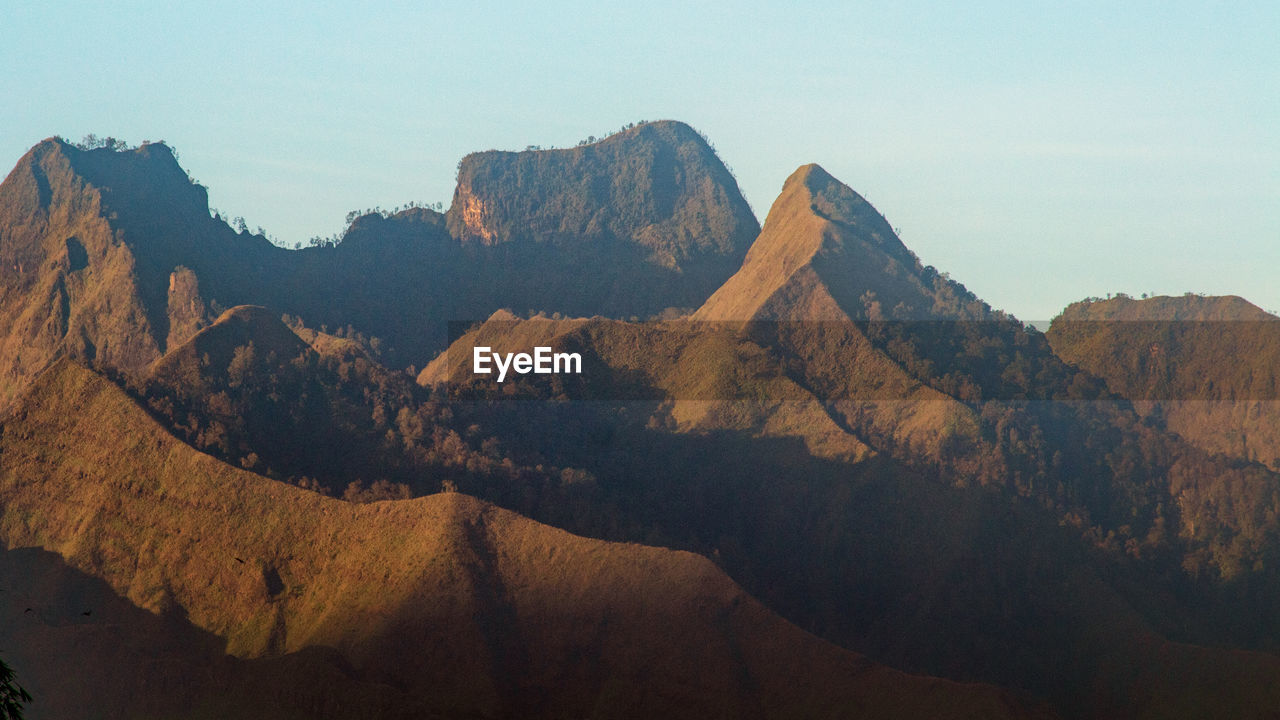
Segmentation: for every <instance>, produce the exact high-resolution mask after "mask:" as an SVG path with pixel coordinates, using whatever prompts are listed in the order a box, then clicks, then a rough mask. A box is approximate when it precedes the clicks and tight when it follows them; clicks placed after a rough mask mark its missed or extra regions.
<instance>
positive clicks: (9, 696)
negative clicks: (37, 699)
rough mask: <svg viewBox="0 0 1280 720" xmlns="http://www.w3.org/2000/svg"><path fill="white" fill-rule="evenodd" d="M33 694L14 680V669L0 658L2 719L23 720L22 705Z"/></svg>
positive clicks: (0, 709) (0, 717)
mask: <svg viewBox="0 0 1280 720" xmlns="http://www.w3.org/2000/svg"><path fill="white" fill-rule="evenodd" d="M29 702H31V695H30V694H29V693H28V692H27V691H26V690H23V689H22V686H21V685H19V684H18V683H17V681H16V680H14V677H13V670H12V669H11V668H10V667H9V666H8V665H6V664H5V662H4V661H3V660H0V720H22V706H23V705H25V704H27V703H29Z"/></svg>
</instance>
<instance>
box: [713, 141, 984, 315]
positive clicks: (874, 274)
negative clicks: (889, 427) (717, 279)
mask: <svg viewBox="0 0 1280 720" xmlns="http://www.w3.org/2000/svg"><path fill="white" fill-rule="evenodd" d="M989 312H990V310H989V308H987V306H986V305H985V304H983V303H982V302H981V301H979V300H978V299H977V298H976V297H974V296H973V294H972V293H970V292H969V291H968V290H966V289H965V288H964V286H962V285H960V284H959V283H955V282H952V281H951V280H949V279H947V278H945V277H943V276H941V275H939V274H938V272H937V271H936V270H934V269H933V268H932V267H927V266H924V265H922V264H921V263H920V260H919V259H918V258H917V257H916V256H915V254H914V253H912V252H911V251H910V250H908V249H907V247H906V246H905V245H903V244H902V241H900V240H899V239H898V237H897V235H896V234H895V233H894V231H893V228H892V227H890V226H889V223H888V222H887V221H886V220H885V219H884V217H883V216H882V215H881V214H880V213H879V212H877V211H876V209H875V208H874V207H872V206H871V204H870V203H868V202H867V201H866V199H864V198H863V197H862V196H861V195H859V194H858V193H856V192H854V191H853V190H852V189H850V188H849V187H848V186H847V185H844V184H843V183H841V182H840V181H839V180H836V179H835V178H834V177H832V176H831V174H830V173H828V172H827V171H826V170H824V169H822V168H821V167H820V166H818V165H814V164H810V165H804V166H802V167H801V168H799V169H798V170H796V171H795V172H794V173H792V174H791V177H789V178H788V179H787V181H786V183H785V184H784V185H783V187H782V193H781V194H780V195H779V196H778V199H777V200H776V201H774V204H773V207H772V208H771V209H770V210H769V216H768V219H766V220H765V224H764V229H763V230H762V231H761V233H760V237H759V238H758V239H757V240H756V242H755V243H754V244H753V245H752V246H751V250H750V251H749V252H748V253H747V258H746V261H745V262H744V263H743V266H742V269H740V270H739V271H738V272H737V274H735V275H734V276H733V277H732V278H730V279H729V281H728V282H726V283H725V284H724V286H722V287H721V288H720V289H719V290H717V291H716V292H715V294H714V295H712V296H711V298H710V299H709V300H707V302H706V303H705V304H704V305H703V306H702V308H701V309H699V310H698V312H697V313H696V314H695V318H696V319H699V320H722V321H745V320H846V319H855V320H879V319H900V320H917V319H937V318H948V319H978V318H983V317H986V316H987V315H988V314H989Z"/></svg>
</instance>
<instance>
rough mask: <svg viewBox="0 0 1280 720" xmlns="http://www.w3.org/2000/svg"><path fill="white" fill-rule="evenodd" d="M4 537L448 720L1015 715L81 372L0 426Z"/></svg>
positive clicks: (551, 534) (684, 574)
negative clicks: (250, 438) (361, 484)
mask: <svg viewBox="0 0 1280 720" xmlns="http://www.w3.org/2000/svg"><path fill="white" fill-rule="evenodd" d="M0 443H3V445H2V446H0V447H2V449H3V452H2V453H0V458H2V459H0V473H2V475H0V477H3V483H2V484H0V503H2V505H3V514H2V515H0V537H3V540H4V544H5V546H6V547H8V548H22V547H35V548H42V549H45V550H48V551H50V552H53V553H56V554H58V555H60V556H61V557H62V558H63V560H64V561H65V563H66V564H67V565H68V566H69V567H70V568H71V569H73V570H75V571H77V572H79V573H83V574H84V575H87V576H90V577H95V578H100V579H102V580H103V581H105V583H106V584H107V585H108V586H109V587H110V588H111V589H112V590H113V591H114V592H116V593H118V594H120V595H122V596H124V597H125V598H127V599H128V600H129V601H131V602H132V603H133V604H135V605H137V606H138V607H141V608H144V609H146V610H149V611H151V612H153V613H161V614H171V615H172V614H176V615H178V616H181V617H185V619H186V620H187V621H188V622H189V623H190V624H191V625H192V626H193V627H194V628H196V629H198V630H200V631H204V632H206V633H209V634H212V635H213V636H216V637H217V638H219V639H220V640H223V641H225V643H226V651H227V653H229V654H230V655H232V656H235V657H238V658H246V659H252V658H270V657H277V656H281V655H285V654H289V653H295V652H299V651H303V650H304V649H305V648H309V647H316V646H321V647H330V648H334V649H336V650H337V651H338V652H339V653H340V654H341V655H342V656H343V657H344V658H345V659H346V662H349V663H350V665H351V667H352V668H353V670H354V671H355V672H357V673H359V674H360V675H361V676H362V677H363V678H366V679H369V680H373V681H376V682H378V683H383V684H389V685H391V686H393V687H397V688H402V689H404V692H405V696H406V697H407V698H409V699H410V700H411V701H412V702H414V703H417V704H418V705H422V706H427V707H431V708H433V709H436V710H438V711H440V712H443V713H445V714H450V715H469V714H476V715H479V716H510V715H521V716H561V715H570V716H588V715H589V716H593V717H653V716H656V715H661V716H668V717H678V716H684V717H743V716H773V717H806V716H809V717H837V716H840V717H843V716H854V717H857V716H867V717H921V716H932V717H999V716H1010V715H1017V714H1018V713H1017V712H1015V710H1014V705H1013V704H1012V701H1011V699H1010V698H1009V697H1008V696H1006V695H1004V694H1002V693H1000V692H999V691H996V690H994V689H991V688H986V687H981V686H964V685H957V684H954V683H949V682H945V681H940V680H932V679H924V678H918V677H913V676H908V675H903V674H901V673H897V672H894V671H890V670H887V669H884V668H881V667H878V666H875V665H873V664H870V663H868V662H867V661H865V660H863V659H861V658H859V657H858V656H855V655H853V654H851V653H848V652H846V651H843V650H840V649H838V648H836V647H834V646H832V645H830V644H827V643H825V642H822V641H820V640H817V639H816V638H813V637H812V636H810V635H807V634H805V633H803V632H801V631H799V630H798V629H796V628H794V627H793V626H791V625H788V624H787V623H785V622H784V621H782V620H781V619H779V618H778V617H777V616H776V615H773V614H772V613H770V612H769V611H767V610H766V609H765V608H764V607H763V606H761V605H760V604H759V603H757V602H756V601H754V600H752V599H751V598H750V597H748V596H746V595H745V594H744V593H743V592H742V591H741V590H740V589H739V588H738V587H737V586H736V585H734V584H733V583H732V582H731V581H730V580H728V579H727V578H726V577H725V576H724V575H723V574H722V573H721V572H720V571H719V570H717V569H716V568H715V566H714V565H712V564H711V563H710V562H709V561H707V560H705V559H703V558H701V557H699V556H696V555H692V554H689V553H680V552H672V551H667V550H660V549H656V548H646V547H642V546H636V545H625V544H614V543H605V542H600V541H594V540H588V539H585V538H580V537H576V536H573V535H570V534H569V533H566V532H563V531H560V530H556V529H554V528H550V527H547V526H544V525H540V524H538V523H535V522H533V521H530V520H527V519H525V518H522V517H520V516H518V515H515V514H513V513H510V512H507V511H503V510H500V509H498V508H496V507H493V506H491V505H488V504H486V503H483V502H481V501H478V500H475V499H473V498H470V497H467V496H464V495H460V494H456V493H455V494H445V495H437V496H430V497H424V498H419V499H416V500H412V501H404V502H394V503H375V504H372V505H351V504H348V503H343V502H339V501H335V500H330V499H326V498H323V497H321V496H318V495H316V494H313V493H308V492H305V491H301V490H297V489H294V488H290V487H287V486H285V485H282V484H279V483H274V482H271V481H268V480H266V479H264V478H260V477H258V476H255V475H253V474H250V473H247V472H243V471H239V470H236V469H234V468H231V467H229V466H227V465H224V464H222V463H219V462H217V461H216V460H214V459H212V458H210V457H208V456H205V455H202V454H200V453H197V452H195V451H193V450H192V449H191V448H189V447H188V446H186V445H184V444H182V443H180V442H178V441H177V440H176V439H174V438H173V437H172V436H170V435H168V434H167V433H166V432H164V431H163V430H162V429H161V428H160V427H159V426H158V425H156V424H155V423H154V422H153V421H152V420H151V419H150V418H149V417H148V416H147V415H146V414H145V413H144V412H142V411H141V410H140V409H139V408H138V407H137V406H136V405H134V404H133V402H132V401H131V400H130V399H129V398H128V397H126V396H125V395H124V394H123V393H122V392H121V391H119V390H118V389H116V388H115V386H113V385H111V384H110V383H108V382H106V381H105V380H104V379H102V378H101V377H99V376H97V375H95V374H93V373H91V372H89V371H87V370H85V369H83V368H81V367H79V366H77V365H74V364H72V363H70V362H62V363H59V364H58V365H57V366H55V367H54V368H53V369H52V370H51V371H49V372H48V373H47V374H45V375H43V376H42V377H41V378H40V380H39V382H38V383H37V385H36V387H35V389H34V392H33V393H32V395H31V396H30V397H29V398H28V399H27V400H26V401H25V402H24V404H23V405H22V406H21V408H20V409H19V411H18V413H17V415H16V416H15V417H13V418H12V419H11V420H10V421H9V422H7V423H6V424H5V426H4V434H3V439H2V440H0Z"/></svg>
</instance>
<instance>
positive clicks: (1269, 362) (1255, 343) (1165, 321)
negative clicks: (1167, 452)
mask: <svg viewBox="0 0 1280 720" xmlns="http://www.w3.org/2000/svg"><path fill="white" fill-rule="evenodd" d="M1278 321H1280V318H1277V317H1275V316H1274V315H1271V314H1269V313H1266V312H1264V311H1263V310H1262V309H1261V308H1258V307H1257V306H1255V305H1253V304H1251V303H1249V302H1248V301H1246V300H1243V299H1241V298H1238V297H1199V296H1195V295H1188V296H1183V297H1155V298H1150V299H1144V300H1134V299H1131V298H1126V297H1118V298H1115V299H1112V300H1105V301H1093V302H1081V303H1075V304H1073V305H1071V306H1069V307H1068V308H1066V309H1065V310H1064V311H1063V312H1062V314H1061V315H1060V316H1058V317H1057V318H1055V319H1054V321H1053V324H1052V326H1051V327H1050V328H1049V332H1048V334H1047V337H1048V339H1049V342H1050V343H1051V344H1052V345H1053V349H1054V351H1055V352H1057V353H1058V354H1059V355H1061V356H1062V357H1063V359H1065V360H1067V361H1068V362H1071V363H1074V364H1075V365H1078V366H1079V367H1081V368H1084V369H1085V370H1088V371H1089V372H1091V373H1093V374H1094V375H1097V376H1098V377H1101V378H1104V379H1105V380H1106V381H1107V386H1108V387H1110V388H1111V390H1112V391H1114V392H1116V393H1117V394H1119V395H1121V396H1123V397H1125V398H1128V399H1129V400H1132V401H1134V405H1135V407H1136V408H1137V409H1138V410H1139V411H1140V412H1141V413H1142V414H1143V415H1144V416H1145V417H1147V418H1150V419H1151V420H1152V421H1153V422H1157V423H1159V424H1161V425H1162V426H1163V427H1166V428H1167V429H1169V430H1171V431H1173V432H1175V433H1177V434H1178V435H1180V436H1182V437H1183V438H1186V439H1187V440H1188V441H1190V442H1192V443H1194V444H1196V445H1198V446H1199V447H1201V448H1204V449H1205V450H1208V451H1209V452H1214V453H1223V454H1226V455H1230V456H1232V457H1237V458H1240V459H1243V460H1250V461H1257V462H1261V463H1263V464H1265V465H1267V466H1269V467H1271V468H1272V469H1280V371H1277V367H1280V322H1278Z"/></svg>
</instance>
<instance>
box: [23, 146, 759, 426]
mask: <svg viewBox="0 0 1280 720" xmlns="http://www.w3.org/2000/svg"><path fill="white" fill-rule="evenodd" d="M459 183H460V184H459V187H458V191H457V194H456V198H455V207H454V208H452V209H451V210H450V213H449V214H448V215H447V216H445V215H441V214H439V213H435V212H432V211H430V210H424V209H419V208H413V209H408V210H404V211H401V212H398V213H396V214H394V215H391V216H388V217H385V218H384V217H382V216H381V215H379V214H369V215H365V216H363V217H359V218H357V219H356V220H355V222H353V223H352V225H351V226H350V227H349V228H348V229H347V231H346V232H345V233H344V240H343V242H342V243H340V244H339V245H338V246H337V247H314V248H307V249H304V250H299V251H287V250H284V249H282V248H279V247H276V246H274V245H272V244H271V243H269V242H268V241H267V240H266V238H265V237H262V236H260V235H252V234H250V233H248V232H235V231H233V230H232V229H231V228H230V227H228V226H227V224H226V223H225V222H224V221H223V220H222V219H221V218H218V217H210V209H209V206H208V198H207V193H206V192H205V189H204V188H203V187H201V186H200V185H198V184H196V183H195V182H194V181H192V180H191V179H190V178H189V177H188V176H187V174H186V173H185V172H184V171H183V170H182V168H181V167H180V166H179V165H178V163H177V160H176V158H175V157H174V155H173V153H172V151H170V150H169V148H168V147H166V146H165V145H164V144H162V143H153V144H147V145H143V146H141V147H139V148H136V149H133V150H124V151H115V150H111V149H106V148H98V149H93V150H84V149H81V148H79V147H77V146H75V145H72V144H69V143H67V142H65V141H63V140H61V139H57V138H53V139H49V140H45V141H43V142H41V143H39V144H38V145H37V146H35V147H34V148H32V150H31V151H30V152H28V153H27V154H26V155H25V156H24V157H23V158H22V159H21V160H20V161H19V162H18V164H17V166H15V168H14V170H13V171H12V172H11V173H10V174H9V176H8V178H6V180H5V182H4V183H3V185H0V270H3V272H0V405H3V404H4V403H7V402H9V401H11V400H12V399H13V398H14V397H16V396H17V394H19V393H20V392H21V391H22V388H23V387H25V384H26V383H27V382H29V381H30V380H31V378H32V377H34V375H35V374H36V373H38V372H39V371H40V370H41V369H43V368H44V367H46V366H47V365H48V364H49V362H50V361H51V360H52V359H54V358H56V357H61V356H63V355H69V356H73V357H81V358H85V359H87V360H92V361H94V362H97V363H100V364H102V365H103V366H104V367H110V368H114V369H117V370H121V371H125V372H135V371H137V370H139V369H141V368H143V367H145V366H146V365H147V364H148V363H150V362H152V361H154V360H155V359H156V358H157V357H159V355H161V354H163V353H164V352H166V351H167V350H168V349H171V348H173V347H176V346H177V345H179V344H181V343H182V342H183V341H184V340H186V339H187V338H189V337H190V336H191V335H192V334H193V333H195V332H196V331H198V330H199V329H200V328H201V327H204V326H205V325H207V324H208V323H209V322H210V321H211V320H213V319H214V318H215V317H216V316H217V314H218V313H219V312H220V311H221V309H223V308H228V307H233V306H237V305H246V304H248V305H263V306H267V307H270V308H271V309H272V310H273V311H275V312H279V313H285V312H287V313H290V314H292V315H294V316H297V317H300V318H302V320H303V321H305V323H306V324H307V325H309V326H311V327H316V328H322V329H323V328H325V327H328V328H333V329H335V330H336V329H339V328H351V330H352V332H359V333H361V334H362V335H364V336H366V337H378V338H379V339H380V347H381V348H382V352H383V353H384V354H385V356H386V358H387V360H388V361H389V362H390V363H392V364H394V365H395V366H397V367H403V366H405V365H409V364H414V365H423V364H425V363H426V362H427V361H429V360H430V359H431V357H433V356H434V355H435V354H436V353H437V352H439V351H440V350H441V349H442V348H443V347H444V345H445V343H446V342H447V337H446V323H447V322H448V321H451V320H457V319H468V318H471V319H477V318H484V317H488V315H489V314H491V313H492V312H493V311H495V310H497V309H500V308H503V307H513V308H517V309H520V310H524V309H529V308H535V309H541V310H546V311H548V312H553V311H564V312H571V313H574V314H594V313H602V314H606V315H611V316H617V317H630V316H633V315H641V316H649V315H651V314H656V313H658V312H660V311H662V310H664V309H665V308H668V307H673V306H675V307H692V306H696V305H697V304H699V303H701V302H702V301H703V300H704V299H705V298H706V297H707V296H708V295H709V294H710V293H711V292H712V291H713V290H714V289H715V288H716V287H717V286H719V284H720V283H721V282H723V281H724V279H725V278H727V277H728V276H729V275H730V274H732V272H733V271H734V269H735V268H736V267H737V266H738V264H739V263H740V261H741V259H742V256H743V254H744V253H745V252H746V248H747V246H748V245H749V243H750V242H751V240H752V239H753V238H754V237H755V235H756V233H757V232H758V230H759V226H758V224H757V223H756V221H755V218H754V216H752V215H751V212H750V209H749V208H748V207H747V205H746V201H745V200H744V199H743V198H742V196H741V194H740V193H739V192H738V188H737V184H736V182H735V181H734V180H733V177H732V175H730V174H729V172H728V170H727V169H726V168H725V167H724V165H723V163H721V162H720V160H719V159H718V158H716V156H715V154H714V152H713V151H712V150H711V149H710V147H709V146H707V144H706V143H705V141H703V140H702V138H701V137H700V136H698V134H697V133H696V132H694V131H693V130H692V129H690V128H689V127H688V126H685V125H683V124H680V123H675V122H662V123H649V124H644V125H641V126H639V127H636V128H632V129H630V130H627V131H625V132H622V133H619V134H618V135H615V136H613V137H610V138H608V139H606V140H604V141H601V142H599V143H596V144H593V145H588V146H584V147H579V148H576V149H573V150H556V151H528V152H522V153H497V152H490V153H479V154H475V155H471V156H468V157H467V158H466V159H465V160H464V161H463V163H462V164H461V166H460V173H459ZM451 231H452V232H453V233H454V234H452V235H451V234H450V233H451Z"/></svg>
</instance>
